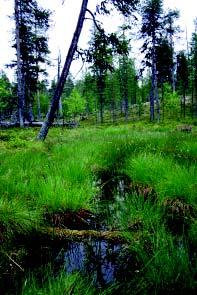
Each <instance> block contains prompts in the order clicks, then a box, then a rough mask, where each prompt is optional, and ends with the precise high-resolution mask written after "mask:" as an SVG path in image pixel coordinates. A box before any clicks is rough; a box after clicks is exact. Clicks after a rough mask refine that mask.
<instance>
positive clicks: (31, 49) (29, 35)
mask: <svg viewBox="0 0 197 295" xmlns="http://www.w3.org/2000/svg"><path fill="white" fill-rule="evenodd" d="M49 16H50V12H49V11H48V10H45V9H41V8H39V7H38V4H37V1H36V0H15V24H16V29H15V40H16V42H15V45H14V47H15V48H16V52H17V63H16V65H17V84H18V97H19V104H18V105H19V120H20V126H21V127H22V126H23V125H24V120H25V119H27V120H28V121H32V120H33V112H32V104H33V97H34V94H35V93H36V91H37V83H38V78H39V74H40V73H43V74H45V73H46V72H45V69H44V68H42V67H41V65H42V64H45V63H46V62H47V60H46V56H47V54H48V53H49V50H48V44H47V37H46V31H47V29H48V28H49Z"/></svg>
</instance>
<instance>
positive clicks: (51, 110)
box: [37, 0, 88, 140]
mask: <svg viewBox="0 0 197 295" xmlns="http://www.w3.org/2000/svg"><path fill="white" fill-rule="evenodd" d="M87 5H88V0H83V1H82V4H81V10H80V14H79V17H78V22H77V26H76V29H75V32H74V35H73V39H72V42H71V45H70V48H69V51H68V54H67V57H66V61H65V64H64V67H63V70H62V73H61V75H60V78H59V81H58V84H57V87H56V89H55V93H54V96H53V98H52V99H51V102H50V106H49V110H48V113H47V116H46V120H45V122H44V123H43V125H42V127H41V129H40V132H39V134H38V137H37V138H38V139H39V140H44V139H45V138H46V136H47V133H48V130H49V128H50V126H51V125H52V123H53V120H54V117H55V113H56V111H57V109H58V106H59V100H60V97H61V94H62V92H63V88H64V84H65V81H66V78H67V76H68V73H69V70H70V65H71V63H72V60H73V56H74V53H75V51H76V49H77V44H78V40H79V37H80V34H81V30H82V27H83V22H84V19H85V13H86V9H87Z"/></svg>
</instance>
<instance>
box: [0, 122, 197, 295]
mask: <svg viewBox="0 0 197 295" xmlns="http://www.w3.org/2000/svg"><path fill="white" fill-rule="evenodd" d="M176 124H177V123H176V122H173V124H172V122H171V123H168V124H163V123H162V124H155V125H153V124H149V123H147V124H146V125H145V124H144V123H142V122H139V123H135V125H134V124H122V125H119V126H106V127H102V126H98V127H97V126H95V127H88V126H87V127H85V128H78V129H75V130H64V129H56V128H53V129H51V130H50V133H49V136H48V138H47V140H46V141H45V142H44V143H43V142H37V141H35V137H36V134H37V132H38V130H36V129H25V130H18V129H17V130H5V131H1V132H0V138H1V139H2V141H1V143H0V148H1V154H0V162H1V166H0V169H1V170H0V184H1V185H0V195H1V199H0V234H1V232H2V234H4V231H6V233H10V235H9V234H8V236H9V237H13V236H14V235H15V234H16V233H25V234H27V233H30V232H31V231H32V230H34V229H37V228H38V227H39V226H45V213H46V212H47V213H48V212H50V213H57V212H65V211H66V210H72V211H77V210H79V209H81V208H83V209H89V210H91V211H93V212H95V213H97V210H98V209H99V210H101V211H102V209H103V208H104V211H103V212H102V213H103V218H104V219H105V222H106V223H107V225H108V227H109V229H117V230H120V231H122V233H123V235H124V236H125V237H126V238H127V240H128V243H129V248H130V251H131V253H134V255H135V256H136V257H137V259H138V261H139V263H140V265H141V269H139V272H137V273H135V274H134V276H133V277H132V278H131V280H130V283H129V285H127V289H128V290H131V288H132V290H133V294H162V292H164V291H165V290H166V292H167V293H168V294H175V291H176V290H178V291H179V293H180V294H181V292H182V290H184V291H185V292H186V291H188V290H189V291H188V292H190V291H191V292H193V291H194V289H195V288H196V279H195V276H196V273H197V268H196V263H195V262H194V261H195V259H196V256H195V255H196V254H195V250H194V249H195V248H196V245H197V239H196V236H197V225H196V224H197V223H196V212H197V199H196V197H197V166H196V160H197V145H196V137H197V136H196V135H197V127H193V130H192V132H191V133H184V132H181V131H177V129H176ZM121 177H126V179H127V182H128V183H127V185H128V186H130V187H132V186H133V187H136V188H138V187H139V188H141V189H142V191H136V192H135V191H130V192H127V194H126V195H125V196H121V194H120V192H118V191H117V190H116V189H115V190H114V198H113V199H111V200H108V201H107V202H106V200H104V201H102V200H100V199H99V198H98V197H97V196H99V195H100V190H101V187H104V186H105V185H106V184H107V183H108V182H110V181H112V183H113V181H116V180H117V179H121ZM102 181H104V183H101V182H102ZM147 188H148V189H149V188H150V189H152V190H153V191H154V198H153V199H152V198H151V195H150V196H145V195H144V193H143V189H144V190H146V189H147ZM105 197H106V199H107V196H104V198H105ZM169 200H172V202H173V201H174V202H176V200H180V204H179V207H178V206H177V205H176V204H175V205H174V204H173V203H169V202H170V201H169ZM166 202H168V203H167V204H168V207H167V205H166ZM181 202H183V206H185V207H183V208H181V207H180V206H182V203H181ZM106 204H107V205H106ZM169 204H170V205H169ZM187 206H189V207H187ZM187 208H189V209H187ZM191 208H192V209H191ZM170 210H171V211H170ZM177 210H180V212H178V213H176V212H177ZM181 210H182V211H181ZM184 210H185V211H184ZM187 210H188V211H187ZM190 210H191V211H192V212H191V214H190ZM175 211H176V212H175ZM179 213H180V215H181V214H182V215H181V218H182V219H181V218H180V219H181V221H182V222H186V221H187V222H186V223H187V230H186V231H185V232H181V233H178V232H177V233H176V232H175V233H174V232H171V231H170V228H169V227H168V226H166V225H167V221H166V220H167V218H171V219H170V222H174V223H176V222H177V215H176V214H179ZM167 215H169V216H170V217H169V216H167ZM190 215H191V216H190ZM186 219H187V220H186ZM168 221H169V220H168ZM5 247H6V246H5ZM190 252H191V253H190ZM191 256H192V260H191ZM116 287H117V286H116ZM121 288H122V287H121V286H120V290H121ZM125 288H126V286H125ZM54 290H56V291H54ZM62 290H65V292H67V293H65V294H69V292H71V291H72V290H74V291H73V292H74V293H70V294H94V292H95V289H94V288H92V287H90V285H89V284H87V282H86V281H84V280H83V279H82V278H81V277H80V276H79V275H77V274H76V275H75V274H73V275H71V276H68V275H65V274H61V275H60V276H59V277H57V278H53V276H51V275H49V274H48V275H47V278H45V280H44V285H43V286H40V285H39V284H38V282H37V279H36V278H35V277H31V278H28V280H27V281H26V283H25V284H24V287H23V293H22V294H23V295H26V294H41V295H43V294H49V295H50V294H62V293H61V292H62ZM70 290H71V291H70ZM80 290H83V293H80V292H81V291H80ZM117 290H118V287H117ZM122 290H123V289H122ZM135 290H136V291H135ZM86 291H87V293H84V292H86ZM124 291H125V294H127V293H126V289H124ZM54 292H56V293H54ZM58 292H59V293H58ZM77 292H78V293H77ZM91 292H93V293H91ZM106 292H108V293H106V294H113V290H111V291H109V290H108V291H106ZM114 292H115V291H114ZM173 292H174V293H173ZM63 294H64V293H63ZM97 294H98V293H97ZM120 294H121V293H120ZM128 294H130V293H128ZM182 294H184V293H182Z"/></svg>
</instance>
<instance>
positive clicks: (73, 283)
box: [21, 270, 96, 295]
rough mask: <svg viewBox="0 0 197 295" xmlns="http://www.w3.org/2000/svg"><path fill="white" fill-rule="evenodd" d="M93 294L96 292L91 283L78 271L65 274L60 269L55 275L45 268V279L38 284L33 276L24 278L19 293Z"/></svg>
mask: <svg viewBox="0 0 197 295" xmlns="http://www.w3.org/2000/svg"><path fill="white" fill-rule="evenodd" d="M35 294H37V295H63V294H65V295H71V294H73V295H93V294H96V292H95V290H94V288H93V287H91V285H90V284H89V283H88V282H87V281H86V280H85V279H83V278H82V277H81V276H80V275H79V274H78V273H76V274H70V275H66V274H65V272H64V271H62V272H61V273H60V274H59V275H58V276H57V277H54V276H51V274H50V273H48V271H47V270H45V279H43V283H42V284H39V283H38V281H37V280H36V278H35V276H33V275H30V276H29V278H27V279H26V280H25V283H24V285H23V288H22V292H21V295H35Z"/></svg>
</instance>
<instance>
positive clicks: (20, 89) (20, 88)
mask: <svg viewBox="0 0 197 295" xmlns="http://www.w3.org/2000/svg"><path fill="white" fill-rule="evenodd" d="M19 5H20V1H19V0H15V3H14V14H15V38H16V54H17V94H18V116H19V124H20V127H24V108H25V92H24V81H23V73H22V60H21V44H20V15H19V14H20V12H19Z"/></svg>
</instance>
